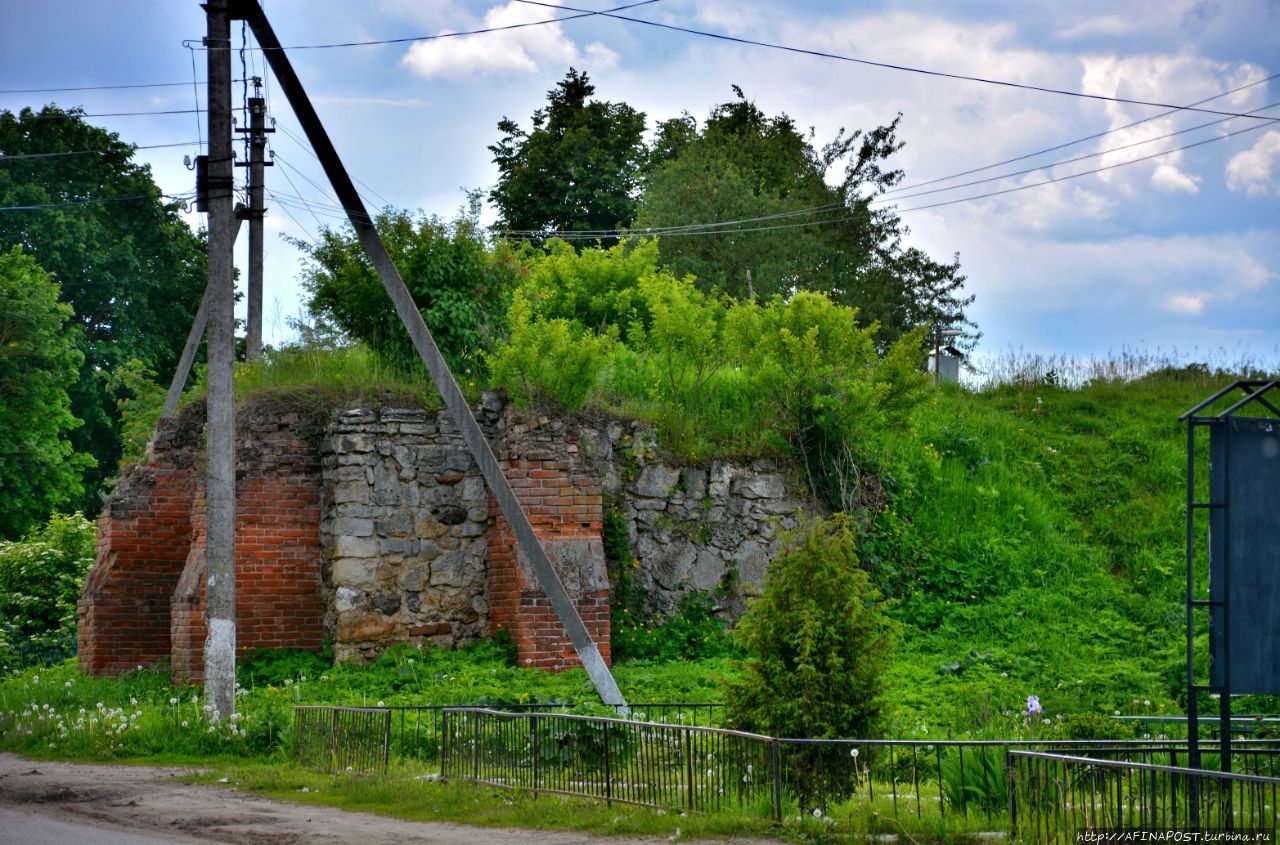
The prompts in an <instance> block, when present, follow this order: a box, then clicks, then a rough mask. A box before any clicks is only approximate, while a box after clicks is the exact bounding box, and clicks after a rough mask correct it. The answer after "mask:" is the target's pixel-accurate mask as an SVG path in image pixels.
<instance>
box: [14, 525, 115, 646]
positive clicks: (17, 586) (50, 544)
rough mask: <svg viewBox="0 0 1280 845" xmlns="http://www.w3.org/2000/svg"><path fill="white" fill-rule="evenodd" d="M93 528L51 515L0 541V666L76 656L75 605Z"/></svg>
mask: <svg viewBox="0 0 1280 845" xmlns="http://www.w3.org/2000/svg"><path fill="white" fill-rule="evenodd" d="M94 531H95V529H94V524H93V523H92V522H90V521H89V520H87V519H85V518H84V517H83V516H81V515H80V514H78V513H76V514H72V515H70V516H64V515H62V514H54V515H53V516H52V517H50V518H49V521H48V522H47V523H46V524H45V525H44V527H42V528H38V529H36V530H35V531H33V532H31V533H30V534H28V535H27V537H26V538H24V539H22V540H19V541H17V542H0V666H8V667H9V668H10V669H16V668H19V667H22V666H31V665H35V664H40V663H52V662H56V661H58V660H61V659H63V658H65V657H68V656H70V655H73V654H75V652H76V602H77V601H79V599H80V590H81V588H82V587H83V585H84V579H85V575H86V574H88V572H89V567H90V566H92V565H93V555H94V548H93V543H94Z"/></svg>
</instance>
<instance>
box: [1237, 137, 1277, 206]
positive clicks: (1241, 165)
mask: <svg viewBox="0 0 1280 845" xmlns="http://www.w3.org/2000/svg"><path fill="white" fill-rule="evenodd" d="M1278 165H1280V132H1276V131H1275V130H1271V131H1269V132H1267V134H1265V135H1263V136H1262V137H1261V138H1259V139H1258V142H1257V143H1256V144H1254V145H1253V146H1252V147H1250V148H1249V149H1247V150H1244V151H1242V152H1238V153H1236V154H1235V155H1233V156H1232V157H1231V160H1230V161H1228V162H1227V187H1228V188H1230V189H1231V190H1233V191H1244V192H1245V193H1246V194H1248V195H1249V196H1255V195H1262V196H1266V195H1267V194H1270V193H1274V194H1277V195H1280V181H1277V175H1280V174H1277V173H1276V170H1277V169H1280V168H1278Z"/></svg>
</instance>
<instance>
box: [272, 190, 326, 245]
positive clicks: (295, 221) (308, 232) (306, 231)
mask: <svg viewBox="0 0 1280 845" xmlns="http://www.w3.org/2000/svg"><path fill="white" fill-rule="evenodd" d="M263 190H264V191H266V193H267V196H269V197H270V198H271V201H272V202H274V203H275V204H276V205H278V206H280V208H281V210H282V211H284V213H285V214H286V215H287V216H288V218H289V219H290V220H292V221H293V224H294V225H295V226H297V227H298V228H299V229H301V230H302V232H303V234H305V235H306V236H307V239H308V240H311V241H314V240H315V239H316V236H315V234H314V233H313V232H312V231H311V230H310V229H308V228H307V227H306V226H303V225H302V223H301V222H300V221H299V220H298V218H296V217H294V216H293V212H292V211H290V210H289V207H288V206H287V205H285V204H284V203H283V202H281V201H280V198H279V197H278V196H277V195H276V193H275V192H274V191H272V190H270V189H268V188H263Z"/></svg>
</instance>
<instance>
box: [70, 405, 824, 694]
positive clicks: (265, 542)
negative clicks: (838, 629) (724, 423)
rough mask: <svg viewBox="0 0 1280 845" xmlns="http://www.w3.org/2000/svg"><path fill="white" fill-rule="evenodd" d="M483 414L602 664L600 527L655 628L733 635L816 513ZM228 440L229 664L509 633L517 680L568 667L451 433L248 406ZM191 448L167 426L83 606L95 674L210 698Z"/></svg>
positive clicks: (754, 479)
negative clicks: (628, 568) (719, 621)
mask: <svg viewBox="0 0 1280 845" xmlns="http://www.w3.org/2000/svg"><path fill="white" fill-rule="evenodd" d="M475 412H476V418H477V420H478V421H479V422H480V424H481V426H482V428H483V429H484V430H485V432H486V434H487V435H488V437H489V439H490V442H491V443H492V444H493V446H494V450H495V453H496V455H497V457H498V460H499V463H500V464H501V466H502V467H503V470H504V472H505V473H506V475H507V478H508V479H509V480H510V482H511V486H512V488H513V490H514V491H515V493H516V496H517V498H519V499H520V501H521V503H522V504H523V505H524V507H525V510H526V513H527V514H528V515H529V519H530V521H531V522H532V523H533V526H534V530H535V532H536V533H537V534H538V536H539V538H540V539H541V540H542V541H543V544H544V547H545V548H546V549H547V552H548V555H549V557H550V558H551V560H552V563H553V565H554V566H555V567H556V569H557V571H558V572H559V574H560V577H561V580H562V581H563V582H564V584H565V587H566V589H567V590H568V591H569V593H570V595H571V596H572V598H573V600H574V602H575V604H576V605H577V607H578V611H579V614H580V615H581V616H582V619H583V622H584V623H585V624H586V627H587V630H588V631H589V632H590V633H591V635H592V637H593V638H594V639H595V640H596V642H597V643H598V645H599V647H600V650H601V652H602V654H603V655H604V656H605V658H606V660H607V659H608V658H609V653H610V648H609V637H610V630H609V616H610V607H609V583H608V575H607V571H606V568H605V562H604V552H603V543H602V530H603V522H604V519H605V509H606V508H608V509H609V512H610V513H611V515H612V518H614V519H621V520H623V523H624V524H625V527H626V531H627V533H628V538H629V542H630V546H631V550H632V552H633V554H634V555H635V556H636V560H637V564H638V565H637V568H636V571H635V581H636V584H637V585H638V586H639V587H640V588H641V589H642V590H643V591H644V594H645V596H646V598H647V602H648V609H649V610H650V611H652V612H654V613H658V614H667V613H671V612H674V611H675V610H676V609H677V608H678V606H679V602H680V597H681V596H682V595H684V594H685V593H686V592H688V591H690V590H705V591H712V592H715V591H719V593H720V596H719V598H720V599H721V605H722V607H721V610H720V612H721V613H722V615H723V616H725V618H733V617H734V616H736V615H737V614H738V613H740V612H741V610H742V607H743V601H744V600H745V599H746V598H748V597H749V596H750V595H751V594H753V593H754V592H756V591H757V590H758V588H759V587H760V585H761V584H762V583H763V579H764V571H765V568H766V567H767V565H768V562H769V561H770V560H772V558H773V555H774V553H775V551H776V547H777V535H778V529H779V528H780V527H781V528H788V527H790V526H792V525H794V523H795V519H796V516H797V514H798V513H799V512H800V511H802V510H806V509H811V505H808V504H806V500H805V498H804V497H803V496H800V495H797V494H795V493H793V492H792V491H793V490H794V489H795V485H794V484H793V483H792V482H791V481H790V479H789V477H788V475H787V474H786V473H785V472H784V471H783V470H781V469H780V468H779V467H777V466H775V465H773V464H772V463H770V462H768V461H756V462H754V463H752V464H749V465H741V464H733V463H729V462H723V461H717V462H714V463H712V464H710V465H709V466H706V467H688V466H679V465H676V464H673V463H672V462H670V461H664V460H663V459H662V458H661V457H659V455H660V453H659V450H658V449H657V448H656V444H655V443H654V442H653V439H652V434H651V433H649V432H647V431H646V430H645V429H644V428H643V426H640V425H638V424H625V423H619V422H616V421H605V422H602V423H598V424H595V425H587V424H582V423H571V422H568V421H565V420H562V419H559V418H555V417H547V416H530V415H526V414H523V413H521V412H519V411H517V410H516V409H515V408H514V407H513V406H509V405H507V404H506V403H504V402H503V401H502V400H501V398H499V397H498V396H496V395H494V394H486V395H485V396H484V398H483V400H482V402H481V404H480V405H479V406H478V407H477V408H476V410H475ZM237 429H238V433H237V473H236V499H237V501H236V527H237V547H236V569H237V604H236V620H237V652H238V654H244V653H245V652H246V651H248V650H251V649H254V648H263V647H267V648H279V647H297V648H308V649H314V650H318V649H319V648H321V646H322V645H323V644H324V643H325V642H326V641H327V642H328V643H329V644H330V645H331V646H332V648H333V651H334V656H335V658H336V659H338V660H348V659H354V660H368V659H371V658H373V657H375V656H376V655H377V654H378V653H379V652H380V651H382V650H383V649H385V648H386V647H387V646H388V645H390V644H391V643H395V642H409V643H414V644H425V643H431V644H435V645H439V646H443V647H458V646H461V645H465V644H466V643H469V642H473V641H475V640H478V639H481V638H484V637H488V636H492V635H494V634H496V633H498V632H506V633H507V634H508V635H509V636H510V638H511V640H512V641H513V643H514V644H515V646H516V651H517V657H518V659H519V661H520V662H521V664H522V665H526V666H536V667H542V668H548V669H563V668H566V667H569V666H574V665H577V659H576V656H575V655H574V653H573V649H572V647H571V645H570V644H569V642H568V640H567V638H566V636H565V634H564V632H563V629H562V628H561V626H560V623H559V621H558V620H557V618H556V617H555V614H554V611H552V609H551V607H550V605H549V603H548V601H547V599H546V597H545V595H543V593H542V592H541V590H539V589H538V588H537V587H536V586H535V582H534V579H533V576H532V573H531V572H530V570H529V568H528V565H527V563H526V562H525V561H524V559H523V556H522V555H520V554H519V552H518V551H517V549H516V548H515V544H514V539H513V536H512V533H511V530H510V528H509V527H508V526H507V524H506V522H505V520H504V519H503V517H502V515H501V513H500V512H499V510H498V508H497V506H496V504H495V502H494V501H493V499H492V497H491V496H489V494H488V492H487V490H486V487H485V485H484V482H483V479H482V478H481V477H480V475H479V471H478V469H477V467H476V465H475V462H474V460H473V459H472V458H471V455H470V453H469V452H468V450H467V449H466V446H465V444H464V443H463V441H462V437H461V435H460V433H459V432H458V431H457V429H456V428H455V427H454V426H453V425H452V423H451V421H450V420H449V418H448V416H447V415H446V414H444V413H436V412H427V411H423V410H421V409H417V408H395V407H383V408H380V409H376V410H371V409H366V408H357V409H351V410H347V411H344V412H341V413H335V414H333V415H332V416H331V417H330V418H328V419H327V421H321V422H319V423H316V422H315V421H314V420H310V419H301V418H300V417H299V415H298V414H296V413H281V412H278V411H277V412H272V411H271V410H269V409H267V408H265V407H264V408H257V409H255V408H242V409H241V410H240V411H239V413H238V417H237ZM202 442H203V418H202V415H201V414H200V413H199V409H194V410H189V411H188V412H186V413H184V414H183V415H182V416H181V417H179V418H178V419H175V420H167V421H164V422H163V423H162V424H161V426H160V429H159V431H158V433H157V435H156V438H155V440H154V441H153V443H152V445H151V448H150V450H149V454H148V460H147V462H146V463H145V464H139V465H136V466H133V467H130V468H128V469H127V470H125V471H124V472H123V473H122V475H121V477H120V478H119V480H118V481H117V483H116V486H115V490H114V492H113V494H112V496H111V497H110V498H109V500H108V502H107V503H106V505H105V507H104V509H103V512H102V516H101V517H100V519H99V523H98V555H97V561H96V564H95V566H94V568H93V569H92V571H91V572H90V575H89V579H88V582H87V584H86V587H85V591H84V594H83V597H82V599H81V601H80V606H79V616H80V619H79V623H80V624H79V639H80V662H81V666H82V667H83V668H84V669H85V670H86V671H88V672H90V673H94V674H99V673H108V672H119V671H124V670H128V669H133V668H136V667H137V666H139V665H153V664H156V663H158V662H162V661H168V662H169V663H170V664H171V666H172V667H173V670H174V674H175V677H177V678H180V679H187V680H192V681H198V680H200V678H201V672H202V654H203V644H204V595H203V591H204V581H205V571H204V491H203V485H204V478H203V464H202V445H201V444H202ZM725 585H731V589H729V590H728V591H725V590H723V589H722V588H723V587H724V586H725Z"/></svg>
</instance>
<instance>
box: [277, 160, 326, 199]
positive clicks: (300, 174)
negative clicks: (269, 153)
mask: <svg viewBox="0 0 1280 845" xmlns="http://www.w3.org/2000/svg"><path fill="white" fill-rule="evenodd" d="M273 158H274V160H275V161H278V162H280V163H281V164H283V165H284V166H285V167H287V168H289V169H290V170H292V171H293V172H294V173H296V174H297V175H298V177H299V178H300V179H304V180H305V181H306V182H307V183H308V184H310V185H311V187H313V188H315V189H316V190H317V191H319V192H320V193H321V194H323V195H324V197H325V199H327V200H330V201H332V202H333V203H335V204H338V198H337V197H336V196H334V194H333V192H332V191H330V190H329V189H328V188H326V187H324V186H323V185H321V184H319V183H317V182H316V181H315V180H314V179H312V178H311V177H310V176H308V175H307V174H305V173H303V172H302V171H301V170H299V169H298V168H296V167H294V166H293V165H292V164H290V163H289V162H288V161H286V160H285V158H284V156H282V155H280V153H276V154H275V156H274V157H273ZM339 207H341V205H340V204H339Z"/></svg>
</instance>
